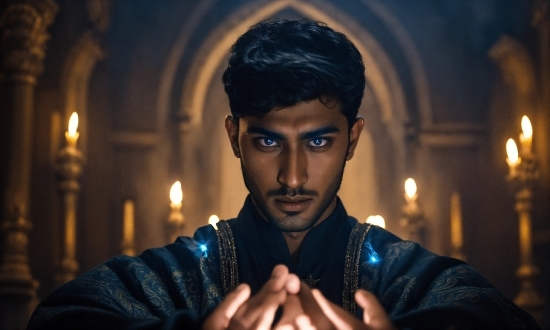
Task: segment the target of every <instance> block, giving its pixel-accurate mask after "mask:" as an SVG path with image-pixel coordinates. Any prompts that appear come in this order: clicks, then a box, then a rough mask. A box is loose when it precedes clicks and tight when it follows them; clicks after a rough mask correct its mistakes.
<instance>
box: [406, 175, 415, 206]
mask: <svg viewBox="0 0 550 330" xmlns="http://www.w3.org/2000/svg"><path fill="white" fill-rule="evenodd" d="M417 197H418V195H417V194H416V182H415V181H414V179H413V178H408V179H407V180H405V199H406V200H407V202H409V203H411V202H414V201H415V200H416V198H417Z"/></svg>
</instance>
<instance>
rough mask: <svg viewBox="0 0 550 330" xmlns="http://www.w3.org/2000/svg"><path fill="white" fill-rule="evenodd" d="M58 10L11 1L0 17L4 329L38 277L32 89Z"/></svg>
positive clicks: (27, 305) (18, 321) (16, 320)
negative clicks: (6, 127) (5, 123)
mask: <svg viewBox="0 0 550 330" xmlns="http://www.w3.org/2000/svg"><path fill="white" fill-rule="evenodd" d="M57 10H58V6H57V4H56V3H55V2H54V1H53V0H19V1H11V2H9V3H8V5H7V6H6V7H5V10H4V12H3V13H2V14H1V16H0V31H1V32H0V33H1V35H0V38H1V39H0V42H1V43H0V45H1V59H0V77H1V78H2V79H3V80H4V82H3V86H4V88H5V89H6V93H5V100H4V102H5V103H4V104H3V105H2V107H3V111H10V113H11V114H12V116H11V118H12V123H11V129H12V131H11V137H10V141H9V143H10V145H9V148H10V149H9V150H10V151H9V152H10V153H9V155H8V157H9V164H8V168H7V170H8V173H7V182H6V192H5V197H6V198H5V200H4V201H3V204H4V205H3V214H2V223H1V225H0V231H1V232H0V234H1V236H2V249H1V251H2V256H1V259H0V320H1V324H0V328H1V329H24V328H25V327H26V323H27V321H28V318H29V316H30V312H31V311H32V308H33V307H34V306H33V305H34V304H35V302H36V289H37V288H38V282H37V281H36V280H35V279H33V277H32V275H31V272H30V267H29V262H28V252H27V245H28V235H27V234H28V232H29V230H30V229H31V227H32V224H31V222H30V221H29V219H28V211H29V191H30V180H31V177H30V176H31V153H32V122H33V110H34V92H35V85H36V81H37V77H38V76H39V75H40V74H41V72H42V70H43V68H42V61H43V59H44V56H45V46H46V42H47V40H48V38H49V36H48V34H47V32H46V30H47V28H48V26H50V25H51V24H52V23H53V20H54V17H55V15H56V12H57Z"/></svg>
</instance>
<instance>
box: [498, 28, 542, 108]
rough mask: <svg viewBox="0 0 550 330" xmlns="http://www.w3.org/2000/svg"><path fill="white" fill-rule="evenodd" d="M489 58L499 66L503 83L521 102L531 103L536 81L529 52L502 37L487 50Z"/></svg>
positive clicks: (513, 40) (514, 40)
mask: <svg viewBox="0 0 550 330" xmlns="http://www.w3.org/2000/svg"><path fill="white" fill-rule="evenodd" d="M488 55H489V57H490V58H491V59H492V60H493V61H494V62H495V63H496V64H497V65H498V66H499V68H500V71H501V72H502V77H503V79H504V81H505V82H506V83H507V84H508V85H510V86H511V87H512V88H513V89H514V90H515V91H516V92H517V95H516V96H517V97H519V98H521V99H523V101H528V102H532V101H533V96H534V94H535V91H536V86H537V79H536V74H535V70H534V68H533V61H532V59H531V56H530V55H529V52H528V51H527V49H525V47H524V46H523V45H522V44H521V43H520V42H519V41H517V40H516V39H514V38H512V37H510V36H506V35H504V36H502V37H500V39H499V40H498V41H497V42H496V43H495V44H494V45H493V46H492V47H491V49H490V50H489V54H488Z"/></svg>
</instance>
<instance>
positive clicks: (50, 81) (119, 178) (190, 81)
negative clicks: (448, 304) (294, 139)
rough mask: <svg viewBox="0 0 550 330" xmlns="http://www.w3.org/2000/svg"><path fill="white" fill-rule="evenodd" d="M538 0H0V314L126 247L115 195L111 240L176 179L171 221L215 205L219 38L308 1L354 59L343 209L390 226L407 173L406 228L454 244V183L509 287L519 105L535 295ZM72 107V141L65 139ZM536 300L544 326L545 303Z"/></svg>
mask: <svg viewBox="0 0 550 330" xmlns="http://www.w3.org/2000/svg"><path fill="white" fill-rule="evenodd" d="M548 7H549V2H548V1H547V0H529V1H527V0H525V1H522V0H483V1H479V0H461V1H455V0H418V1H406V0H384V1H382V0H346V1H343V0H293V1H291V0H279V1H275V0H274V1H266V0H248V1H247V0H224V1H216V0H202V1H197V0H194V1H182V0H161V1H146V0H132V1H130V0H117V1H111V0H87V1H73V0H55V1H53V0H19V1H3V2H1V5H0V14H1V15H2V16H1V18H0V27H1V36H2V40H1V41H2V44H1V47H2V48H1V52H2V53H1V54H0V55H1V56H2V57H1V58H2V62H1V68H0V69H1V71H0V77H1V82H0V88H1V89H0V96H1V99H0V102H1V103H0V106H1V111H0V132H1V133H0V173H1V177H0V187H1V188H2V189H1V194H2V195H1V196H2V201H3V213H2V216H3V217H2V219H1V220H2V223H3V224H4V225H3V227H2V233H1V234H2V242H3V244H2V247H0V249H1V250H0V252H1V253H2V256H3V259H2V264H0V298H1V299H0V304H1V306H3V307H2V308H3V309H2V317H3V321H2V322H4V323H3V324H4V325H6V327H8V326H9V327H12V326H13V328H17V324H20V323H21V322H20V321H14V320H15V319H17V318H20V319H24V318H25V316H24V314H25V312H17V313H19V314H17V313H15V312H14V311H17V310H20V308H19V307H14V306H16V305H17V302H20V303H21V304H28V303H29V302H30V305H31V306H32V304H34V303H36V302H37V301H39V300H40V298H43V297H44V296H45V295H47V294H48V293H49V292H51V291H52V290H53V289H54V288H55V287H56V286H58V285H59V284H60V283H62V282H63V281H65V280H67V279H68V278H70V277H71V276H73V275H75V274H76V275H77V274H81V273H82V272H84V271H86V270H88V269H90V268H92V267H94V266H95V265H97V264H98V263H100V262H102V261H104V260H106V259H108V258H110V257H112V256H114V255H117V254H120V253H122V252H123V248H124V246H122V245H121V243H122V241H123V237H124V235H125V234H124V233H125V231H127V230H128V229H124V220H123V219H124V217H125V215H124V213H125V212H124V203H125V201H128V200H129V201H131V202H132V205H133V208H134V212H133V215H134V216H133V217H132V216H130V215H129V212H130V210H129V209H126V219H128V220H127V221H131V222H132V224H133V226H134V227H135V228H134V233H135V234H134V235H131V236H132V237H133V240H132V242H130V243H132V244H131V249H130V250H126V251H125V252H127V253H131V250H132V248H133V250H134V252H135V253H139V252H141V251H143V250H144V249H146V248H149V247H155V246H160V245H164V244H166V243H168V242H169V238H168V236H167V233H166V221H167V219H168V218H169V215H170V200H169V191H170V187H171V185H172V184H173V183H174V182H175V181H177V180H179V181H181V185H182V190H183V201H182V208H181V212H182V213H183V214H184V216H185V220H184V227H183V229H182V230H181V232H182V233H183V234H185V235H191V234H192V233H193V232H194V230H195V229H196V228H197V227H199V226H203V225H207V224H208V218H209V216H210V215H212V214H217V215H218V216H220V217H221V218H222V219H228V218H231V217H234V216H236V214H237V212H238V210H239V209H240V207H241V206H242V202H243V200H244V197H245V196H246V189H245V188H244V185H243V184H242V178H241V173H240V168H239V162H238V160H236V159H235V158H234V157H233V156H232V153H231V152H230V151H229V144H228V142H227V141H226V137H225V132H224V129H223V120H224V117H225V115H226V114H228V113H229V107H228V102H227V100H226V96H225V93H224V91H223V85H222V84H221V74H222V71H223V69H224V66H225V65H226V64H225V63H226V62H225V61H226V56H227V53H228V49H229V47H230V46H231V44H232V43H233V42H234V41H235V40H236V38H237V37H238V36H239V35H240V34H242V33H243V32H244V31H246V29H247V28H248V27H249V26H251V25H252V24H254V23H256V22H258V21H260V20H262V19H274V18H309V19H314V20H319V21H323V22H325V23H327V24H328V25H329V26H331V27H333V28H334V29H336V30H338V31H341V32H344V33H345V34H346V35H348V37H349V38H350V39H351V40H352V41H353V42H354V43H355V44H356V46H357V47H358V48H359V50H360V51H361V53H362V55H363V58H364V60H365V64H366V77H367V87H366V90H365V98H364V100H363V104H362V106H361V109H360V114H361V115H362V116H363V117H364V118H365V119H366V127H365V132H364V134H363V136H362V138H361V141H360V146H359V149H358V152H357V156H356V157H355V158H354V159H353V160H352V161H351V162H349V163H348V166H347V167H346V173H345V178H344V183H343V186H342V190H341V193H340V196H341V197H342V199H343V201H344V205H346V207H347V209H348V213H350V214H351V215H353V216H356V217H357V218H358V220H360V221H364V220H365V219H366V217H367V216H369V215H373V214H380V215H382V216H383V217H384V218H385V220H386V226H387V229H389V230H390V231H393V232H394V233H396V234H397V235H399V236H402V237H407V235H408V234H407V228H406V227H402V226H401V225H400V223H401V219H402V218H403V207H404V205H405V204H406V202H405V199H404V196H403V195H404V193H405V192H404V189H403V182H404V181H405V179H406V178H408V177H412V178H414V179H415V180H416V183H417V186H418V199H417V201H418V204H419V206H420V209H421V211H422V214H423V218H424V221H425V232H424V236H423V238H422V243H423V244H424V245H425V246H426V247H427V248H429V249H431V250H433V251H435V252H437V253H439V254H444V255H451V254H453V253H454V252H456V251H455V250H456V249H454V248H453V245H452V244H451V235H452V234H451V214H455V217H456V216H457V211H456V210H457V208H456V207H455V208H454V211H453V210H452V209H453V208H452V207H451V195H453V193H454V194H455V196H459V197H460V205H459V210H460V213H461V216H460V217H459V218H460V222H461V225H462V230H461V232H462V244H461V249H460V252H461V253H462V255H463V257H464V258H465V259H466V260H467V261H468V262H469V263H470V264H472V265H473V266H474V267H475V268H476V269H477V270H478V271H479V272H481V273H482V274H483V275H484V276H485V277H487V278H488V279H489V281H490V282H491V283H492V284H494V285H495V286H496V287H497V288H498V289H499V290H500V291H502V292H503V293H504V294H505V295H506V296H507V297H508V298H510V299H513V298H514V297H516V296H517V294H518V292H519V291H520V280H519V279H518V278H517V277H516V276H515V272H516V270H517V269H518V267H519V265H520V239H519V233H518V215H517V213H516V212H515V205H516V200H515V198H514V187H513V184H512V183H510V182H509V181H508V180H507V179H506V177H507V175H508V173H509V167H508V165H507V163H506V150H505V144H506V141H507V139H508V138H514V139H515V140H516V142H518V143H519V140H518V135H519V133H520V132H521V126H520V122H521V118H522V116H524V115H527V116H528V117H529V119H530V120H531V123H532V127H533V131H534V134H533V142H532V145H533V147H532V148H533V149H532V150H533V153H534V155H535V158H536V163H537V169H538V174H539V175H538V177H537V178H536V180H534V185H533V187H534V188H533V189H531V191H532V192H533V197H532V201H533V210H532V212H531V213H530V214H531V216H532V217H531V222H532V225H531V229H532V235H530V240H529V243H530V245H531V246H532V248H533V250H532V255H533V262H532V264H534V265H535V266H536V267H537V268H538V269H539V271H540V274H539V275H538V276H536V277H534V283H535V288H536V292H537V293H538V295H539V296H540V297H541V298H544V299H545V301H546V302H548V301H550V280H548V279H549V278H550V248H549V247H550V131H549V128H550V55H549V54H550V50H549V47H550V28H549V24H550V23H549V20H550V15H549V11H548ZM72 112H77V113H78V115H79V126H78V131H79V134H80V135H79V138H78V142H77V149H78V151H79V153H78V152H77V154H71V152H69V153H68V154H67V153H65V154H63V152H62V151H61V150H62V149H63V148H64V147H65V146H66V145H67V141H66V138H65V135H64V134H65V131H66V130H67V124H68V121H69V116H70V115H71V113H72ZM63 155H64V156H63ZM63 166H64V167H63ZM71 205H74V206H75V208H71V207H69V211H67V210H68V206H71ZM455 206H456V204H455ZM72 211H74V212H73V213H71V212H72ZM130 213H131V212H130ZM67 221H69V223H74V225H75V226H76V227H74V233H75V235H73V236H74V237H70V236H71V235H70V234H67V233H68V232H69V233H70V232H72V231H71V230H69V231H67V228H68V227H67ZM71 221H72V222H71ZM31 225H32V229H30V226H31ZM71 228H73V227H71ZM126 235H129V234H128V233H127V234H126ZM127 243H128V242H127ZM320 244H322V243H320ZM126 247H127V248H128V245H126ZM68 250H69V252H70V251H73V252H74V253H72V254H71V253H69V252H68ZM455 255H456V254H455ZM67 260H69V261H67ZM2 297H3V298H2ZM17 306H19V305H17ZM544 308H546V309H544ZM544 311H546V312H544ZM14 313H15V314H14ZM21 313H22V314H21ZM16 314H17V315H20V314H21V315H20V316H13V315H16ZM7 315H10V316H7ZM541 315H542V316H541V317H540V318H539V320H540V322H541V324H545V325H546V326H550V325H548V324H549V323H548V308H547V307H543V312H542V313H541ZM545 317H546V319H545ZM17 322H19V323H17ZM545 322H546V323H545Z"/></svg>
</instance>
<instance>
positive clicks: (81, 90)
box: [60, 30, 105, 154]
mask: <svg viewBox="0 0 550 330" xmlns="http://www.w3.org/2000/svg"><path fill="white" fill-rule="evenodd" d="M104 57H105V52H104V51H103V49H102V48H101V40H100V38H99V36H98V35H97V33H95V32H94V31H93V30H88V31H86V32H84V33H83V34H82V35H81V36H80V37H79V38H78V39H77V41H76V43H75V44H74V45H73V46H72V48H71V49H70V51H69V54H68V56H67V59H66V60H65V63H64V65H63V71H62V74H61V79H60V80H61V83H60V84H61V90H62V95H63V97H64V111H63V116H64V118H67V120H68V118H69V117H70V116H71V113H73V112H74V111H76V112H78V115H79V117H80V119H81V120H80V121H81V125H80V131H81V132H84V133H85V132H86V129H87V125H86V123H87V122H88V120H87V119H88V85H89V82H90V77H91V75H92V72H93V70H94V68H95V66H96V64H97V62H98V61H100V60H102V59H103V58H104ZM83 136H84V138H83V139H82V140H81V143H80V148H81V150H82V152H83V153H84V154H85V153H86V149H87V148H86V147H87V139H86V138H85V136H86V134H83Z"/></svg>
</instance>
